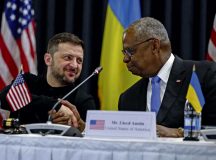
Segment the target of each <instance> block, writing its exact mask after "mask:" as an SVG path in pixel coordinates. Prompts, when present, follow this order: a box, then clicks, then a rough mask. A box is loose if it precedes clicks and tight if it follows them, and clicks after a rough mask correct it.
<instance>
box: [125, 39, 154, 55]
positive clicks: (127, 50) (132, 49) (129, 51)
mask: <svg viewBox="0 0 216 160" xmlns="http://www.w3.org/2000/svg"><path fill="white" fill-rule="evenodd" d="M153 39H155V38H149V39H147V40H145V41H142V42H139V43H136V44H134V45H133V46H132V47H127V48H125V49H123V50H122V53H123V54H124V55H127V56H128V57H131V56H132V55H133V54H134V52H135V50H136V46H138V45H140V44H142V43H145V42H148V41H150V40H153Z"/></svg>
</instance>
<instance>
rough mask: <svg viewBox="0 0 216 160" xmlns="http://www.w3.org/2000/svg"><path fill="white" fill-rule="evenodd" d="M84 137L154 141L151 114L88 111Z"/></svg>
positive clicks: (154, 120)
mask: <svg viewBox="0 0 216 160" xmlns="http://www.w3.org/2000/svg"><path fill="white" fill-rule="evenodd" d="M85 135H86V137H107V138H120V139H122V138H123V139H124V138H131V139H140V138H143V139H148V140H154V139H156V137H157V136H156V115H155V113H153V112H130V111H88V112H87V119H86V129H85Z"/></svg>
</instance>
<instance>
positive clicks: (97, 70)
mask: <svg viewBox="0 0 216 160" xmlns="http://www.w3.org/2000/svg"><path fill="white" fill-rule="evenodd" d="M102 69H103V67H101V66H99V67H97V68H96V69H95V70H94V72H93V73H92V74H91V75H90V76H88V77H87V78H86V79H85V80H84V81H82V82H81V83H80V84H79V85H77V86H76V87H75V88H74V89H72V90H71V91H70V92H69V93H67V94H66V95H65V96H64V97H62V98H61V99H62V100H64V99H65V98H67V97H68V96H69V95H70V94H71V93H73V92H74V91H75V90H77V89H78V88H79V87H80V86H81V85H83V84H84V83H85V82H86V81H88V80H89V79H90V78H91V77H92V76H94V75H97V74H99V73H100V72H101V71H102ZM59 103H60V101H57V102H56V103H55V104H54V106H53V107H52V110H51V111H53V110H54V109H56V107H57V106H58V104H59ZM49 122H51V116H50V115H49V117H48V123H49Z"/></svg>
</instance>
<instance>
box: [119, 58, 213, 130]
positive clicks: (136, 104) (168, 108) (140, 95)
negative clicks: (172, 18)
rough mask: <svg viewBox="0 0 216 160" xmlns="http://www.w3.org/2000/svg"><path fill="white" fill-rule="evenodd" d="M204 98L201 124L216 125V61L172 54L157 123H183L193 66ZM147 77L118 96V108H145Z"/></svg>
mask: <svg viewBox="0 0 216 160" xmlns="http://www.w3.org/2000/svg"><path fill="white" fill-rule="evenodd" d="M194 64H195V65H196V73H197V75H198V78H199V80H200V83H201V87H202V91H203V94H204V97H205V101H206V103H205V105H204V107H203V110H202V124H203V125H216V63H214V62H207V61H190V60H182V59H180V58H179V57H177V56H176V57H175V60H174V63H173V66H172V69H171V72H170V76H169V79H168V83H167V87H166V90H165V93H164V97H163V100H162V103H161V106H160V109H159V112H158V114H157V118H156V119H157V124H161V125H163V126H166V127H171V128H178V127H183V125H184V105H185V101H186V98H185V97H186V94H187V89H188V85H189V83H190V79H191V74H192V68H193V65H194ZM148 81H149V80H148V78H142V79H141V80H139V81H138V82H137V83H135V84H134V85H133V86H131V87H130V88H129V89H127V90H126V91H125V92H124V93H122V94H121V95H120V98H119V104H118V108H119V110H127V111H146V106H147V86H148Z"/></svg>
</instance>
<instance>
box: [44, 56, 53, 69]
mask: <svg viewBox="0 0 216 160" xmlns="http://www.w3.org/2000/svg"><path fill="white" fill-rule="evenodd" d="M44 62H45V64H46V65H47V66H50V65H51V64H52V56H51V54H50V53H45V55H44Z"/></svg>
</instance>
